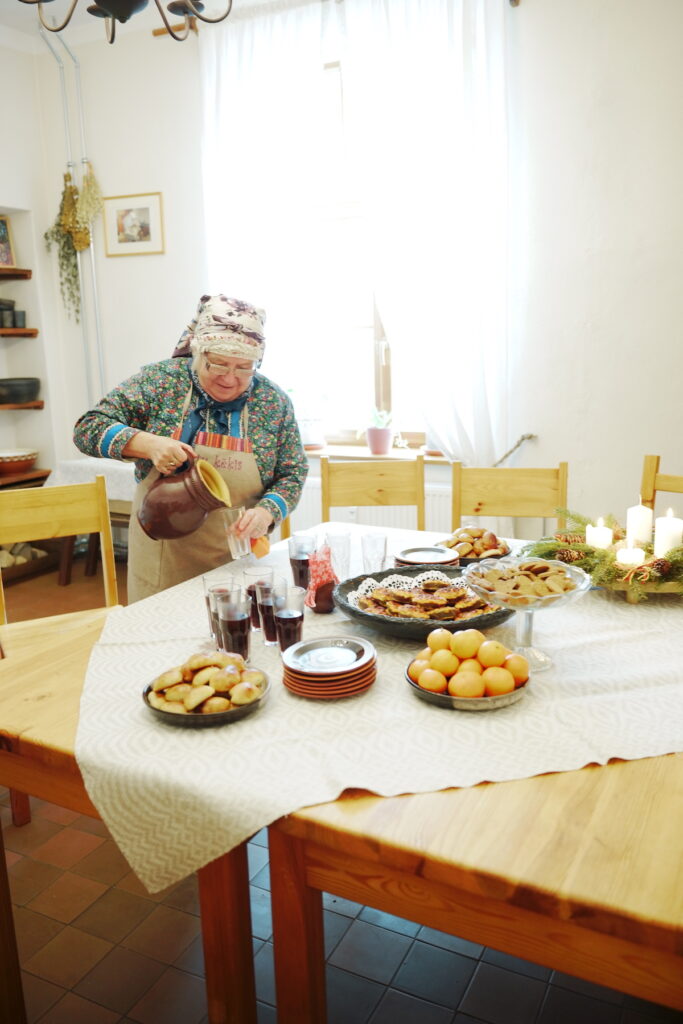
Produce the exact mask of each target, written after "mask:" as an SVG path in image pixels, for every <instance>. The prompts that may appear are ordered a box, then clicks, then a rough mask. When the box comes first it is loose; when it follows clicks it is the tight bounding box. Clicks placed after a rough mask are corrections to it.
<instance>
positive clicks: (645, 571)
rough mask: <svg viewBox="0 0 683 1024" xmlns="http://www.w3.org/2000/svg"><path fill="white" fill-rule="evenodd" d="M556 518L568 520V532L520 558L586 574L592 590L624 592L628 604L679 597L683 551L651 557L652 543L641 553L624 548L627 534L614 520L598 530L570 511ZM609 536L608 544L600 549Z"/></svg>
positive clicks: (541, 542) (527, 550) (546, 539)
mask: <svg viewBox="0 0 683 1024" xmlns="http://www.w3.org/2000/svg"><path fill="white" fill-rule="evenodd" d="M556 512H557V514H558V515H560V516H562V517H563V518H565V519H566V522H567V526H566V528H565V529H564V530H560V531H558V532H557V533H554V534H553V536H552V537H542V538H541V540H538V541H533V542H532V543H530V544H526V545H525V546H524V549H523V554H525V555H532V556H533V557H534V558H552V559H556V560H557V561H559V562H565V563H566V564H568V565H577V566H578V567H579V568H580V569H583V570H584V571H585V572H587V573H588V575H589V576H590V578H591V580H592V581H593V584H594V586H596V587H604V588H606V589H608V590H623V591H624V592H625V593H626V600H627V601H628V602H629V603H631V604H636V603H637V602H638V601H642V600H644V599H645V598H647V595H648V593H658V592H659V593H676V594H683V546H680V545H679V546H678V547H674V548H672V549H671V550H670V551H668V552H667V553H666V556H655V554H654V546H653V544H652V543H651V542H643V546H642V548H641V547H639V548H637V549H633V548H630V547H627V541H626V531H625V529H624V528H623V526H621V524H620V523H619V522H618V521H617V520H616V519H615V518H614V516H612V515H609V516H606V517H605V519H604V522H603V520H600V519H599V520H598V522H597V524H596V523H594V521H593V520H592V519H590V518H588V517H587V516H583V515H581V514H580V513H578V512H572V511H571V510H570V509H556ZM602 531H605V533H604V534H603V535H601V533H602ZM610 532H611V540H610V541H609V542H608V543H607V544H606V545H604V539H605V537H609V534H610ZM598 544H603V545H604V546H598ZM634 551H635V552H637V554H635V556H634Z"/></svg>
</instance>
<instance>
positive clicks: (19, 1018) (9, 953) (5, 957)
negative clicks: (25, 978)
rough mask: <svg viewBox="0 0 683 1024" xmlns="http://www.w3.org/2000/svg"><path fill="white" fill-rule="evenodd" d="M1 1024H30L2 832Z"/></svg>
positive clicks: (0, 850) (0, 879)
mask: <svg viewBox="0 0 683 1024" xmlns="http://www.w3.org/2000/svg"><path fill="white" fill-rule="evenodd" d="M0 862H1V863H0V964H1V965H2V967H0V971H2V984H0V1024H26V1007H25V1006H24V992H23V989H22V987H21V969H20V967H19V953H18V951H17V939H16V935H15V934H14V917H13V916H12V902H11V900H10V892H9V881H8V878H7V863H6V861H5V847H4V844H3V841H2V829H0Z"/></svg>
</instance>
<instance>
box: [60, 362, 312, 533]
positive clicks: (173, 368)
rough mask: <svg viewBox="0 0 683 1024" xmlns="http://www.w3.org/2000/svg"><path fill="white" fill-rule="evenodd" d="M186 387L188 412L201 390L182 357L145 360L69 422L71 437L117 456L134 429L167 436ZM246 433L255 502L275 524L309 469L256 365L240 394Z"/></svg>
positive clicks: (281, 402) (214, 426)
mask: <svg viewBox="0 0 683 1024" xmlns="http://www.w3.org/2000/svg"><path fill="white" fill-rule="evenodd" d="M190 387H191V388H192V395H191V398H190V403H189V407H188V415H189V414H190V413H191V412H192V411H193V410H194V409H195V408H196V407H197V406H198V405H200V404H201V403H202V402H203V403H204V404H206V396H205V394H204V392H203V391H202V390H201V388H200V387H199V384H198V381H197V378H196V376H195V375H194V374H193V373H192V372H191V370H190V361H189V360H188V359H164V360H162V361H161V362H159V363H151V364H150V365H148V366H143V368H142V369H141V370H140V371H139V372H138V373H136V374H133V376H132V377H129V378H128V380H125V381H124V382H123V383H122V384H119V386H118V387H115V388H114V389H113V390H112V391H110V392H109V394H108V395H105V397H104V398H103V399H101V401H100V402H98V403H97V405H96V406H94V408H92V409H89V410H88V411H87V412H85V413H83V415H82V416H81V417H80V418H79V420H78V421H77V423H76V426H75V427H74V444H75V445H76V447H77V448H78V449H79V450H80V451H82V452H84V454H86V455H93V456H95V457H96V458H108V459H121V460H123V461H127V460H126V457H125V456H124V455H122V450H123V448H125V446H126V444H127V443H128V441H129V440H130V439H131V437H133V436H134V435H135V434H136V433H137V432H138V431H139V430H146V431H149V432H150V433H152V434H159V435H160V436H162V437H170V436H171V434H172V433H173V431H174V430H175V429H176V427H178V426H179V425H180V422H181V416H182V410H183V405H184V403H185V399H186V398H187V394H188V391H189V389H190ZM245 409H246V412H247V417H246V418H247V428H246V436H247V437H248V439H249V441H250V442H251V444H252V447H253V452H254V458H255V459H256V465H257V466H258V469H259V473H260V474H261V480H262V482H263V490H264V493H263V496H262V497H261V499H260V501H259V502H258V503H257V504H258V505H261V506H263V507H264V508H266V509H267V511H268V512H270V513H271V515H272V516H273V519H274V522H275V524H277V523H279V522H280V521H281V520H282V519H284V518H285V516H287V515H289V513H290V512H292V511H293V510H294V509H295V508H296V505H297V503H298V501H299V498H300V497H301V491H302V489H303V485H304V482H305V480H306V476H307V473H308V461H307V459H306V455H305V452H304V450H303V446H302V444H301V436H300V434H299V427H298V425H297V422H296V419H295V416H294V409H293V406H292V403H291V400H290V399H289V397H288V396H287V395H286V394H285V392H284V391H282V389H281V388H279V387H278V386H277V385H276V384H273V382H272V381H270V380H268V378H267V377H264V376H263V375H262V374H260V373H256V374H255V375H254V378H253V381H252V383H251V385H250V387H249V390H248V392H247V395H246V403H245ZM244 419H245V417H244V416H243V415H237V416H229V420H230V424H231V429H230V433H234V434H235V435H236V436H245V435H244V433H243V431H244ZM206 429H209V430H212V431H215V432H216V433H225V432H226V431H225V430H224V429H223V428H221V426H220V424H219V423H218V422H216V421H215V420H214V421H209V422H207V424H206ZM135 464H136V465H135V476H136V479H137V480H138V481H140V480H144V478H145V477H146V476H147V474H148V473H149V471H150V469H151V468H152V463H151V462H150V461H149V460H147V459H136V460H135Z"/></svg>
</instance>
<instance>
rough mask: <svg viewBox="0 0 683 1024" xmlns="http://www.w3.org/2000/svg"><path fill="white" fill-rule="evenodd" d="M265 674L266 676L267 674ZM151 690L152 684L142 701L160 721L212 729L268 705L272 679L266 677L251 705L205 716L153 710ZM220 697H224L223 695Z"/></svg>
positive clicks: (181, 725)
mask: <svg viewBox="0 0 683 1024" xmlns="http://www.w3.org/2000/svg"><path fill="white" fill-rule="evenodd" d="M260 671H262V670H260ZM263 674H264V675H266V673H265V672H264V673H263ZM151 689H152V684H151V683H149V685H148V686H146V687H145V688H144V690H143V691H142V699H143V701H144V704H145V707H146V708H147V710H148V711H150V712H151V713H152V714H153V715H155V717H156V718H157V719H158V721H160V722H165V723H166V725H175V726H178V727H179V728H181V729H210V728H212V727H213V726H216V725H231V724H232V723H233V722H239V721H240V719H242V718H246V717H247V715H251V714H253V713H254V712H255V711H258V709H259V708H260V707H261V706H262V705H263V704H265V703H266V700H267V698H268V694H269V693H270V679H269V678H268V676H266V685H265V687H264V690H263V693H262V694H261V696H260V697H259V699H258V700H255V701H252V703H251V704H242V705H241V706H240V707H236V708H234V707H233V708H230V710H229V711H216V712H214V713H213V714H211V715H204V714H202V713H201V712H199V711H196V712H189V713H188V714H187V715H177V714H173V713H172V712H168V711H164V710H163V709H162V708H153V707H152V705H151V704H150V703H149V701H148V699H147V696H148V694H149V692H150V690H151ZM219 696H223V694H220V695H219Z"/></svg>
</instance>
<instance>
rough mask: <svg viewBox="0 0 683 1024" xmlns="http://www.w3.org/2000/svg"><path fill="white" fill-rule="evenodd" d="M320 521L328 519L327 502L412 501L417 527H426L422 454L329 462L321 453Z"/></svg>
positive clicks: (397, 503) (407, 502)
mask: <svg viewBox="0 0 683 1024" xmlns="http://www.w3.org/2000/svg"><path fill="white" fill-rule="evenodd" d="M320 479H321V486H322V521H323V522H324V523H326V522H329V519H330V506H332V505H334V506H342V507H347V506H357V505H414V506H415V508H416V512H417V529H418V530H424V528H425V483H424V457H423V456H422V455H418V456H417V458H415V459H414V460H413V459H401V460H396V459H392V460H391V461H389V460H387V461H381V460H379V459H369V460H365V461H363V462H347V461H343V462H330V460H329V458H328V457H327V456H326V455H321V456H320Z"/></svg>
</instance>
